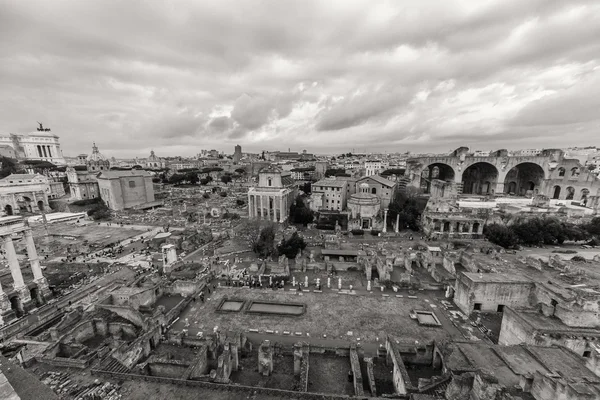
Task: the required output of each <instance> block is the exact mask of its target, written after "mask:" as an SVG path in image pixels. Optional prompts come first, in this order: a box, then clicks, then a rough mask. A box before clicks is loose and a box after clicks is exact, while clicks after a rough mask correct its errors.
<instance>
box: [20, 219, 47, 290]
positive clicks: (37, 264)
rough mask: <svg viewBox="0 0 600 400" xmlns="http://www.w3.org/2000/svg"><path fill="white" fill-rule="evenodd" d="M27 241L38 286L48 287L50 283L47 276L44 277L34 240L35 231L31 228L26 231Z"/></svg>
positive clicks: (28, 253) (28, 255)
mask: <svg viewBox="0 0 600 400" xmlns="http://www.w3.org/2000/svg"><path fill="white" fill-rule="evenodd" d="M25 241H26V244H27V257H29V263H30V264H31V271H32V272H33V280H34V281H35V282H36V283H37V284H38V286H44V287H47V286H48V283H47V282H46V278H44V275H43V274H42V268H41V267H40V259H39V257H38V254H37V250H36V248H35V242H34V241H33V233H32V232H31V229H28V230H26V231H25ZM40 289H41V288H40Z"/></svg>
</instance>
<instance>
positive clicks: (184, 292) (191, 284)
mask: <svg viewBox="0 0 600 400" xmlns="http://www.w3.org/2000/svg"><path fill="white" fill-rule="evenodd" d="M204 286H205V283H204V282H202V283H200V282H196V281H182V280H177V281H175V282H173V283H172V284H170V285H169V286H166V287H165V288H164V290H163V293H165V294H178V295H181V296H192V295H193V294H195V293H196V292H197V291H199V290H200V289H202V288H203V287H204Z"/></svg>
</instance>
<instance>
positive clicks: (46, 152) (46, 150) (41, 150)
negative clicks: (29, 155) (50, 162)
mask: <svg viewBox="0 0 600 400" xmlns="http://www.w3.org/2000/svg"><path fill="white" fill-rule="evenodd" d="M37 150H38V155H39V156H40V157H46V158H48V157H50V158H52V150H51V148H50V146H48V145H42V144H38V145H37Z"/></svg>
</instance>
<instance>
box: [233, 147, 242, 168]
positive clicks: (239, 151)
mask: <svg viewBox="0 0 600 400" xmlns="http://www.w3.org/2000/svg"><path fill="white" fill-rule="evenodd" d="M241 159H242V146H240V145H239V144H237V145H236V146H235V151H234V152H233V162H234V163H236V164H237V163H239V162H240V160H241Z"/></svg>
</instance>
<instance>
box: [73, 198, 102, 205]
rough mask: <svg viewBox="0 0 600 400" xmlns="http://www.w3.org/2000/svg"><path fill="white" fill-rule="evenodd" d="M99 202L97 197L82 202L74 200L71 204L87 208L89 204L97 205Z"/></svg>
mask: <svg viewBox="0 0 600 400" xmlns="http://www.w3.org/2000/svg"><path fill="white" fill-rule="evenodd" d="M99 201H100V198H99V197H96V198H95V199H84V200H75V201H74V202H72V203H71V204H72V205H74V206H89V205H90V204H97V203H98V202H99Z"/></svg>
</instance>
